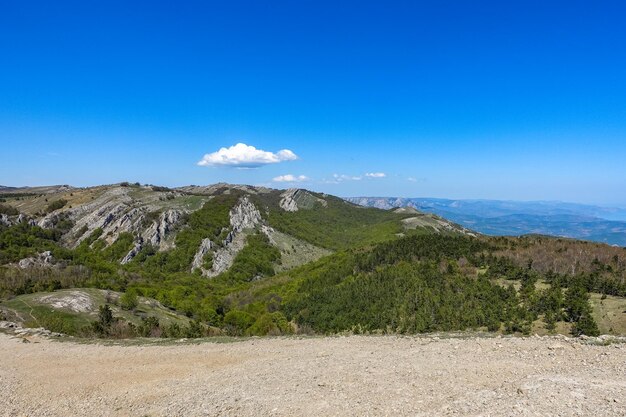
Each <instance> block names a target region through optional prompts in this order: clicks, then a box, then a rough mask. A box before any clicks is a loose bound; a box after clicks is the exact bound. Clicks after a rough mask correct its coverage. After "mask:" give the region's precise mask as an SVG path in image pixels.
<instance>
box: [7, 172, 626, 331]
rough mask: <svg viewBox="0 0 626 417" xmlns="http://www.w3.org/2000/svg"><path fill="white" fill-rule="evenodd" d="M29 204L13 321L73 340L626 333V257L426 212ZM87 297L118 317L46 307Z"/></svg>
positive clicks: (269, 199) (20, 236)
mask: <svg viewBox="0 0 626 417" xmlns="http://www.w3.org/2000/svg"><path fill="white" fill-rule="evenodd" d="M18 191H19V190H16V191H15V194H14V197H9V198H7V199H5V200H6V202H5V203H3V204H4V205H5V206H6V207H10V208H11V210H9V209H3V210H4V211H5V212H6V213H4V214H3V217H2V222H0V265H1V266H0V298H1V299H4V300H5V301H4V302H2V303H1V304H0V308H2V309H3V310H4V311H5V313H4V315H5V316H11V317H14V318H16V319H18V320H20V321H22V322H24V323H27V324H28V325H33V326H35V325H43V324H45V326H44V327H50V328H52V329H56V331H62V332H63V333H68V334H76V335H95V336H100V337H132V336H163V337H179V336H181V335H185V334H187V335H208V334H217V333H225V334H231V335H265V334H285V333H293V332H299V333H313V332H314V333H325V334H326V333H337V332H346V331H347V332H357V333H360V332H368V333H371V332H375V333H421V332H431V331H451V330H470V329H477V330H487V331H494V332H502V333H523V334H530V333H532V332H539V333H553V332H561V333H571V334H575V335H578V334H589V335H595V334H598V333H600V332H602V333H623V332H624V331H625V328H626V325H625V324H624V323H626V308H625V307H626V306H625V305H624V303H623V300H626V299H625V298H624V297H625V296H626V250H624V249H622V248H612V247H609V246H607V245H601V244H590V243H585V242H579V241H574V240H563V239H550V238H544V237H525V238H488V237H484V236H476V235H475V234H473V233H472V232H471V231H468V230H467V229H464V228H462V227H459V226H458V225H455V224H453V223H450V222H447V221H445V220H444V219H441V218H437V217H436V216H432V215H424V214H422V213H419V212H417V211H415V210H398V211H397V212H396V211H386V210H379V209H375V208H362V207H358V206H355V205H353V204H350V203H347V202H345V201H343V200H341V199H339V198H336V197H332V196H328V195H325V194H317V193H312V192H308V191H305V190H288V191H280V190H271V189H265V188H255V187H249V186H228V185H224V184H217V185H214V186H209V187H197V186H194V187H185V188H181V189H168V188H165V187H154V186H140V185H138V184H122V185H119V186H113V187H97V189H67V188H63V189H62V190H60V191H55V190H54V189H53V190H46V191H45V192H42V193H41V194H34V195H31V194H27V193H19V192H18ZM25 194H27V195H25ZM70 194H71V195H70ZM46 199H47V200H48V203H47V204H48V205H44V204H43V203H44V202H45V200H46ZM58 201H61V202H60V203H55V202H58ZM51 204H52V209H50V210H48V209H46V207H50V205H51ZM22 209H23V210H25V211H20V210H22ZM34 210H39V214H38V215H37V214H34ZM26 212H27V213H30V214H24V213H26ZM9 213H11V214H9ZM75 288H83V289H81V290H74V291H79V292H80V291H82V292H85V291H87V292H89V291H95V290H84V288H88V289H89V288H93V289H99V290H107V291H112V292H116V293H119V295H118V296H117V297H115V301H116V303H118V304H119V306H117V305H116V304H115V303H108V302H101V301H102V300H100V301H98V302H97V303H95V302H94V305H96V304H97V305H98V308H97V311H96V310H93V311H91V313H90V314H89V315H84V314H79V315H78V316H77V315H76V314H75V313H76V312H74V313H72V312H68V311H67V310H64V309H63V308H61V309H56V310H55V308H54V306H53V307H50V306H45V305H41V306H39V305H37V303H35V304H33V303H32V301H34V300H40V299H41V297H40V295H41V293H46V294H47V295H50V294H48V293H51V292H53V294H57V292H59V291H63V290H64V289H75ZM55 291H56V292H55ZM90 294H91V296H94V294H96V293H90ZM137 300H153V301H152V302H153V303H158V305H160V306H162V307H163V308H164V309H169V311H171V314H173V315H174V316H176V317H184V318H185V320H186V321H185V322H184V323H182V324H181V323H171V322H169V321H168V320H167V317H166V316H164V315H163V314H160V313H159V311H156V310H155V311H154V314H152V313H151V311H153V310H150V311H139V313H138V315H137V314H134V313H133V314H130V313H128V312H129V311H130V312H137V311H136V309H137V304H136V303H137ZM24 301H25V302H27V303H28V304H29V305H31V306H32V311H31V312H30V314H31V315H30V316H29V317H30V319H29V317H26V316H25V315H24V313H25V311H24V309H23V308H24ZM120 303H121V304H120ZM122 304H124V305H125V306H126V307H123V306H122ZM105 305H107V306H108V307H106V308H105ZM100 307H102V309H101V308H100ZM107 309H108V310H107ZM86 329H87V330H86Z"/></svg>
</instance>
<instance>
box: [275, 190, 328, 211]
mask: <svg viewBox="0 0 626 417" xmlns="http://www.w3.org/2000/svg"><path fill="white" fill-rule="evenodd" d="M280 197H281V199H280V202H279V203H278V205H279V206H280V208H282V209H283V210H285V211H298V210H300V209H311V208H313V207H314V206H315V204H316V203H320V204H321V205H322V206H323V207H326V206H327V205H328V203H327V202H326V200H324V199H322V198H319V197H316V196H314V195H313V194H311V193H310V192H308V191H306V190H302V189H300V188H290V189H288V190H286V191H285V192H284V193H282V194H281V195H280Z"/></svg>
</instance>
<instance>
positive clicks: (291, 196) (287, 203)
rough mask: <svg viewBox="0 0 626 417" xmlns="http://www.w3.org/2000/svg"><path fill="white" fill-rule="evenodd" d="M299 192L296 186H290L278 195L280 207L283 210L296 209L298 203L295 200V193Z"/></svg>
mask: <svg viewBox="0 0 626 417" xmlns="http://www.w3.org/2000/svg"><path fill="white" fill-rule="evenodd" d="M298 192H300V190H299V189H297V188H290V189H288V190H287V191H285V192H284V193H282V194H281V195H280V196H281V197H282V198H281V199H280V203H279V205H280V208H282V209H283V210H285V211H298V203H297V202H296V195H297V194H298Z"/></svg>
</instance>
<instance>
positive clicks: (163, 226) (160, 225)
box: [142, 209, 184, 248]
mask: <svg viewBox="0 0 626 417" xmlns="http://www.w3.org/2000/svg"><path fill="white" fill-rule="evenodd" d="M183 214H184V213H183V212H182V211H180V210H174V209H170V210H166V211H164V212H163V213H161V215H160V216H159V220H158V221H157V222H153V223H152V224H151V225H150V227H148V229H146V230H145V231H144V232H143V234H142V237H143V239H144V240H145V241H146V242H149V243H150V244H151V245H153V246H155V247H159V248H160V247H161V246H162V243H163V242H164V241H165V239H166V238H167V237H168V235H169V234H170V233H171V232H172V231H173V229H174V226H175V225H176V224H177V223H178V222H179V221H180V220H181V219H182V217H183Z"/></svg>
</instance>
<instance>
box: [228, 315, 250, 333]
mask: <svg viewBox="0 0 626 417" xmlns="http://www.w3.org/2000/svg"><path fill="white" fill-rule="evenodd" d="M253 323H254V317H252V315H250V314H248V313H246V312H245V311H240V310H231V311H229V312H228V313H226V315H225V316H224V325H225V327H226V330H227V331H228V333H230V334H232V335H235V336H241V335H242V334H244V333H245V331H246V330H247V329H248V327H250V326H252V324H253Z"/></svg>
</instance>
